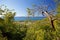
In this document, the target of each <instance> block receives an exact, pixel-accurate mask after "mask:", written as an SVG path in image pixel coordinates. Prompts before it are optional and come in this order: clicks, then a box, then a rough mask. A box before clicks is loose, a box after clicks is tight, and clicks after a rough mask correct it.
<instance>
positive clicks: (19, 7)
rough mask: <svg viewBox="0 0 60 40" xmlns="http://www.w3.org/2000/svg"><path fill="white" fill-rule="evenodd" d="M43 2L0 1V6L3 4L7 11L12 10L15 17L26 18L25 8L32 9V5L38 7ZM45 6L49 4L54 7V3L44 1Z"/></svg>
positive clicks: (23, 0)
mask: <svg viewBox="0 0 60 40" xmlns="http://www.w3.org/2000/svg"><path fill="white" fill-rule="evenodd" d="M43 1H44V0H0V5H2V4H4V5H6V6H7V7H8V8H9V9H14V10H15V12H16V17H26V16H27V11H26V9H27V8H32V4H36V5H40V4H42V3H43ZM45 2H46V3H45V4H49V3H51V4H52V5H53V6H54V7H55V3H54V2H53V1H52V0H46V1H45Z"/></svg>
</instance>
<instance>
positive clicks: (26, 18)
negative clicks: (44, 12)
mask: <svg viewBox="0 0 60 40" xmlns="http://www.w3.org/2000/svg"><path fill="white" fill-rule="evenodd" d="M43 18H45V17H29V18H28V17H14V19H15V21H25V20H33V21H35V20H41V19H43Z"/></svg>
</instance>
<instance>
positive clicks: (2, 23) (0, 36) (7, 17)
mask: <svg viewBox="0 0 60 40" xmlns="http://www.w3.org/2000/svg"><path fill="white" fill-rule="evenodd" d="M59 7H60V6H58V8H57V14H56V15H55V18H57V19H56V20H55V21H54V22H53V24H54V27H55V31H54V30H53V28H52V26H51V24H50V22H49V19H48V18H44V19H42V20H37V21H24V22H16V21H14V16H15V14H16V12H13V11H11V10H9V9H7V8H5V9H4V10H2V9H1V8H0V13H1V15H3V18H0V40H60V12H59V11H60V8H59ZM58 12H59V13H58ZM2 13H6V14H2ZM28 13H30V11H29V12H28ZM28 15H29V14H28Z"/></svg>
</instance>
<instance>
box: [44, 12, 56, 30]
mask: <svg viewBox="0 0 60 40" xmlns="http://www.w3.org/2000/svg"><path fill="white" fill-rule="evenodd" d="M44 13H45V15H46V16H47V17H48V19H49V21H50V23H51V26H52V28H53V30H55V27H54V19H53V20H52V17H51V16H50V15H49V14H48V12H44Z"/></svg>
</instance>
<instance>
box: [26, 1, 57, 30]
mask: <svg viewBox="0 0 60 40" xmlns="http://www.w3.org/2000/svg"><path fill="white" fill-rule="evenodd" d="M45 1H46V0H45ZM45 1H44V3H45ZM49 7H50V8H51V10H49ZM27 9H28V14H31V15H33V14H34V13H35V12H38V13H39V14H40V13H41V14H42V15H43V16H44V15H45V16H46V17H47V18H48V19H49V21H50V24H51V26H52V28H53V30H55V27H54V21H55V20H56V18H54V12H55V9H52V7H51V4H49V5H44V4H42V5H39V6H37V5H35V6H34V8H33V9H30V8H27ZM48 10H49V11H48Z"/></svg>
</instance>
